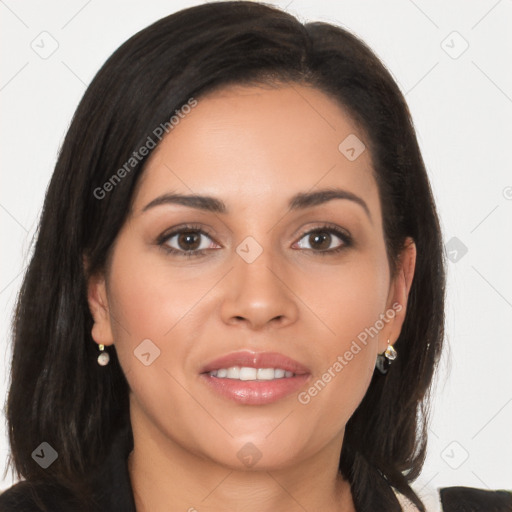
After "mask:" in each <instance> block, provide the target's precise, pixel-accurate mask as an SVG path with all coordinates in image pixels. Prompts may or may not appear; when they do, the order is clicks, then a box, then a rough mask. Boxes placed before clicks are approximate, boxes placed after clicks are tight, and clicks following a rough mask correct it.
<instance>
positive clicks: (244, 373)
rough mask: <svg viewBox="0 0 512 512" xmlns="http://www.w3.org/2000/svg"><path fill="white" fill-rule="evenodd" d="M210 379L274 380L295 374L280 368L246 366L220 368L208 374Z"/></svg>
mask: <svg viewBox="0 0 512 512" xmlns="http://www.w3.org/2000/svg"><path fill="white" fill-rule="evenodd" d="M210 375H211V376H212V377H217V378H218V379H235V380H274V379H282V378H290V377H293V376H294V375H295V374H294V373H293V372H290V371H285V370H283V369H282V368H249V367H247V366H242V367H240V366H232V367H231V368H220V369H218V370H214V371H211V372H210Z"/></svg>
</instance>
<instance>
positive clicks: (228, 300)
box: [221, 250, 299, 330]
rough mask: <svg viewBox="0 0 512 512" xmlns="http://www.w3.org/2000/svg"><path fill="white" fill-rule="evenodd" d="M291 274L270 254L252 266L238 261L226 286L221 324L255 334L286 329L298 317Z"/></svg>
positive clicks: (267, 252) (254, 262)
mask: <svg viewBox="0 0 512 512" xmlns="http://www.w3.org/2000/svg"><path fill="white" fill-rule="evenodd" d="M290 276H291V273H290V272H286V271H285V270H284V268H283V267H282V266H278V265H276V260H275V259H274V258H272V255H271V254H270V251H267V250H264V251H263V253H262V254H261V255H260V256H259V257H258V258H257V259H256V260H255V261H253V262H252V263H247V262H246V261H244V260H243V259H242V258H239V259H238V261H236V263H235V268H234V269H233V270H232V271H231V272H230V273H229V275H228V280H226V282H225V283H224V286H225V293H224V299H223V301H222V306H221V316H222V320H223V321H224V322H225V323H226V324H229V325H240V324H246V325H247V327H248V328H250V329H253V330H264V329H265V328H268V327H271V326H274V327H285V326H287V325H290V324H292V323H294V322H295V321H296V320H297V318H298V314H299V309H298V306H297V302H296V300H297V299H296V297H295V295H294V294H293V291H292V290H293V283H292V282H291V277H290Z"/></svg>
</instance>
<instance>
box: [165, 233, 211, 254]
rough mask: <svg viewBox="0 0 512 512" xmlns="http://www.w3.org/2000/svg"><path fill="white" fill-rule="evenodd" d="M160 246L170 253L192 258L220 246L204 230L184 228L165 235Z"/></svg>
mask: <svg viewBox="0 0 512 512" xmlns="http://www.w3.org/2000/svg"><path fill="white" fill-rule="evenodd" d="M159 244H160V245H162V246H164V247H165V249H166V250H167V251H169V252H170V253H174V254H178V255H185V256H191V255H196V254H200V253H202V252H203V251H205V250H206V249H217V248H219V246H218V245H217V244H216V243H215V242H214V241H213V240H212V238H211V237H210V236H209V235H208V233H205V232H204V231H203V230H202V229H195V228H194V229H190V228H182V229H177V230H176V231H173V232H172V233H169V234H166V235H163V236H162V237H161V238H160V240H159Z"/></svg>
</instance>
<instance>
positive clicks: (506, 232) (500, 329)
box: [0, 0, 512, 511]
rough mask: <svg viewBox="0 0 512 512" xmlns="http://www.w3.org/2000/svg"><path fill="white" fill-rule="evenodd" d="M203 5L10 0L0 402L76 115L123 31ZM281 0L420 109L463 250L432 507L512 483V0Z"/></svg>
mask: <svg viewBox="0 0 512 512" xmlns="http://www.w3.org/2000/svg"><path fill="white" fill-rule="evenodd" d="M196 3H197V2H186V1H177V2H170V1H152V2H151V3H148V2H142V1H129V2H127V1H120V0H115V1H114V0H108V1H102V2H99V1H98V0H89V1H67V2H64V1H46V2H44V3H42V2H38V1H35V0H25V1H20V0H0V38H1V39H0V47H1V48H2V65H1V76H0V102H1V108H2V123H1V136H0V141H1V162H2V174H1V190H0V240H1V266H0V309H1V315H2V316H1V318H2V324H1V354H2V356H3V359H4V363H3V364H2V365H0V373H1V378H0V385H1V388H0V395H1V396H2V400H3V398H4V397H5V395H6V392H7V384H8V372H9V369H8V362H9V359H10V355H11V347H10V335H9V329H10V325H9V324H10V318H11V315H12V311H13V306H14V301H15V297H16V294H17V292H18V290H19V287H20V285H21V280H22V275H23V271H24V268H25V266H26V264H27V261H28V256H29V253H30V241H31V238H32V236H33V234H34V232H35V228H36V226H37V219H38V216H39V214H40V211H41V207H42V202H43V197H44V193H45V190H46V187H47V184H48V182H49V179H50V176H51V173H52V170H53V166H54V164H55V161H56V155H57V151H58V149H59V147H60V144H61V143H62V140H63V137H64V134H65V132H66V130H67V127H68V125H69V122H70V120H71V117H72V114H73V112H74V110H75V108H76V106H77V104H78V102H79V100H80V98H81V96H82V94H83V93H84V91H85V88H86V86H87V85H88V84H89V82H90V81H91V79H92V78H93V76H94V74H95V73H96V71H97V70H98V69H99V68H100V66H101V65H102V64H103V63H104V61H105V60H106V59H107V57H108V56H109V55H110V54H111V53H112V52H113V51H114V50H115V49H116V48H117V47H118V46H119V45H120V44H121V43H122V42H124V41H125V40H126V39H127V38H128V37H130V36H131V35H132V34H134V33H135V32H137V31H138V30H140V29H142V28H144V27H146V26H147V25H149V24H150V23H152V22H153V21H156V20H157V19H159V18H161V17H163V16H166V15H168V14H170V13H172V12H175V11H177V10H179V9H181V8H184V7H188V6H191V5H195V4H196ZM274 3H275V4H276V5H279V6H280V7H283V8H286V9H287V10H288V11H290V12H291V13H292V14H295V15H298V16H299V17H300V18H301V19H302V20H308V21H314V20H323V21H328V22H333V23H337V24H340V25H342V26H344V27H345V28H348V29H349V30H350V31H352V32H354V33H356V34H357V35H359V36H360V37H362V38H363V39H364V40H365V41H366V42H367V43H368V44H369V45H370V46H371V47H372V48H373V49H374V50H375V52H376V53H377V55H378V56H379V57H380V58H381V59H382V60H383V61H384V63H385V64H386V65H387V66H388V68H389V69H390V70H391V72H392V74H393V75H394V77H395V78H396V80H397V82H398V83H399V85H400V87H401V89H402V91H403V92H404V93H405V95H406V99H407V101H408V103H409V106H410V109H411V112H412V115H413V118H414V121H415V125H416V128H417V133H418V138H419V141H420V145H421V148H422V151H423V155H424V159H425V162H426V164H427V168H428V170H429V173H430V178H431V182H432V186H433V189H434V193H435V196H436V199H437V203H438V207H439V210H440V214H441V218H442V227H443V232H444V237H445V242H447V255H448V256H449V258H451V259H452V260H453V261H448V273H449V282H448V304H447V344H448V345H449V347H450V349H449V352H446V353H445V355H444V357H443V361H442V366H441V371H440V375H439V378H438V384H437V386H436V388H435V391H434V400H433V409H432V423H431V429H430V445H429V455H428V459H427V461H426V464H425V468H424V470H423V473H422V475H421V477H420V478H419V480H418V481H417V482H416V484H415V488H416V490H417V491H418V492H419V493H420V495H422V496H424V497H426V498H427V500H429V501H428V503H429V507H430V508H429V510H433V511H436V510H438V506H437V505H436V504H435V503H434V501H435V500H433V499H432V500H430V498H429V495H430V494H432V493H434V492H435V489H436V488H438V487H442V486H449V485H467V486H474V487H480V488H509V489H512V464H511V461H512V442H511V439H512V437H511V435H510V432H512V371H511V368H510V367H511V361H512V343H511V341H512V340H511V334H510V333H511V327H512V325H511V323H512V322H511V321H512V270H511V253H512V236H511V235H512V229H511V225H512V222H511V221H512V172H511V170H512V169H511V159H510V146H511V145H512V127H511V122H510V119H511V115H512V71H511V62H512V39H511V28H512V1H511V0H498V1H496V0H485V1H468V0H460V1H450V2H441V1H430V2H427V1H420V0H415V1H414V2H413V1H412V0H393V1H388V2H382V1H378V0H371V1H370V0H368V1H356V0H353V1H348V0H343V1H336V2H334V1H331V2H329V1H327V0H324V1H318V0H315V1H313V0H304V1H301V0H292V1H291V2H290V1H289V0H284V1H278V2H274ZM454 32H456V33H454ZM56 45H58V47H57V48H56V50H55V51H54V53H52V54H51V55H49V53H50V52H51V51H52V50H53V49H54V48H53V47H54V46H55V47H56ZM466 45H469V46H468V48H467V49H466V50H465V51H464V52H463V53H462V51H463V50H464V49H465V47H466ZM43 57H44V58H43ZM507 156H508V158H507ZM454 237H455V240H453V238H454ZM462 244H463V245H462ZM464 247H466V248H467V253H465V254H464V250H465V249H464ZM4 423H5V422H4V421H2V422H1V427H0V429H1V431H0V460H1V461H2V464H5V462H4V461H5V460H6V457H7V454H8V444H7V439H6V434H5V424H4ZM0 468H1V469H2V470H3V469H4V468H3V467H2V466H0ZM10 476H11V475H10V473H8V474H7V477H6V478H5V479H4V480H3V481H2V480H1V475H0V489H3V488H6V487H8V486H10V485H11V484H12V479H11V478H10Z"/></svg>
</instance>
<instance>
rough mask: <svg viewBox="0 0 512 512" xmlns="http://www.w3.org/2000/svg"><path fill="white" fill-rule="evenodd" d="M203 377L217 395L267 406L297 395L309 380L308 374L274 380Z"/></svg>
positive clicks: (203, 375)
mask: <svg viewBox="0 0 512 512" xmlns="http://www.w3.org/2000/svg"><path fill="white" fill-rule="evenodd" d="M201 377H202V378H203V379H204V380H205V381H206V383H207V385H208V386H210V388H211V389H213V390H214V391H215V392H216V393H218V394H220V395H222V396H225V397H226V398H229V399H231V400H233V401H235V402H238V403H240V404H246V405H265V404H271V403H273V402H277V401H278V400H281V399H282V398H285V397H286V396H289V395H291V394H292V393H297V392H298V391H299V390H300V389H301V388H302V387H303V386H304V384H305V383H306V381H307V380H308V378H309V375H308V374H304V375H295V376H294V377H288V378H286V377H284V378H282V379H274V380H260V381H258V380H236V379H227V378H224V379H219V378H218V377H212V376H211V375H209V374H207V373H203V374H202V375H201Z"/></svg>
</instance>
